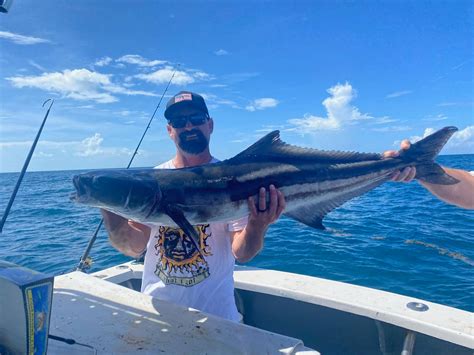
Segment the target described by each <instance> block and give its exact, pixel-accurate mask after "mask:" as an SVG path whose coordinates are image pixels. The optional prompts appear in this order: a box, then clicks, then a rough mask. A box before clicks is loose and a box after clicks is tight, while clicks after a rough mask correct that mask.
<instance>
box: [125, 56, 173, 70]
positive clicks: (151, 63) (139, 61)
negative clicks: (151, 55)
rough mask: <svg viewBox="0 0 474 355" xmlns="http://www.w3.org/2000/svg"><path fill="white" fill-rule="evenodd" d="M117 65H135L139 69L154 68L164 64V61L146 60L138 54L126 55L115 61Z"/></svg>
mask: <svg viewBox="0 0 474 355" xmlns="http://www.w3.org/2000/svg"><path fill="white" fill-rule="evenodd" d="M116 61H117V62H119V63H128V64H135V65H138V66H140V67H156V66H157V65H162V64H166V63H167V61H166V60H147V59H145V58H143V57H142V56H140V55H138V54H127V55H124V56H122V57H120V58H119V59H117V60H116Z"/></svg>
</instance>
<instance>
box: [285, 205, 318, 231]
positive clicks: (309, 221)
mask: <svg viewBox="0 0 474 355" xmlns="http://www.w3.org/2000/svg"><path fill="white" fill-rule="evenodd" d="M285 216H288V217H291V218H293V219H296V220H297V221H298V222H301V223H303V224H306V225H307V226H310V227H313V228H316V229H322V230H324V229H326V227H324V225H323V218H324V216H325V215H320V214H314V212H313V211H311V208H307V207H304V208H300V209H297V210H294V211H291V212H285Z"/></svg>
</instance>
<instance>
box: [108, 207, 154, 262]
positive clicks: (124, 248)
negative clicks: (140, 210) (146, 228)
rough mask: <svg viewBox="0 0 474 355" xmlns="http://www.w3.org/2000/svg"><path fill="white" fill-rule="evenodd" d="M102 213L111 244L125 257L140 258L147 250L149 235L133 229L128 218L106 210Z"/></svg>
mask: <svg viewBox="0 0 474 355" xmlns="http://www.w3.org/2000/svg"><path fill="white" fill-rule="evenodd" d="M101 213H102V216H103V217H104V225H105V227H106V228H107V231H108V232H109V240H110V244H112V246H113V247H114V248H115V249H117V250H119V251H120V252H122V253H124V254H125V255H128V256H132V257H138V256H139V255H140V254H141V253H142V251H143V249H145V247H146V243H147V242H148V238H149V235H146V234H145V233H144V232H143V231H142V230H139V229H137V228H133V227H131V226H130V224H129V221H128V219H126V218H123V217H121V216H118V215H116V214H114V213H111V212H108V211H105V210H101Z"/></svg>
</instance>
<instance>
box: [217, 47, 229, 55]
mask: <svg viewBox="0 0 474 355" xmlns="http://www.w3.org/2000/svg"><path fill="white" fill-rule="evenodd" d="M214 54H215V55H219V56H222V55H229V52H227V51H226V50H225V49H219V50H217V51H215V52H214Z"/></svg>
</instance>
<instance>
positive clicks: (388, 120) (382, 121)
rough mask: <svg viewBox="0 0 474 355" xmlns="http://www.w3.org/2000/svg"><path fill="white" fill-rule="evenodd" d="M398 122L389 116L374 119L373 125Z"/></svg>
mask: <svg viewBox="0 0 474 355" xmlns="http://www.w3.org/2000/svg"><path fill="white" fill-rule="evenodd" d="M397 121H398V120H397V119H395V118H391V117H389V116H383V117H377V118H375V119H374V121H373V124H387V123H393V122H397Z"/></svg>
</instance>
